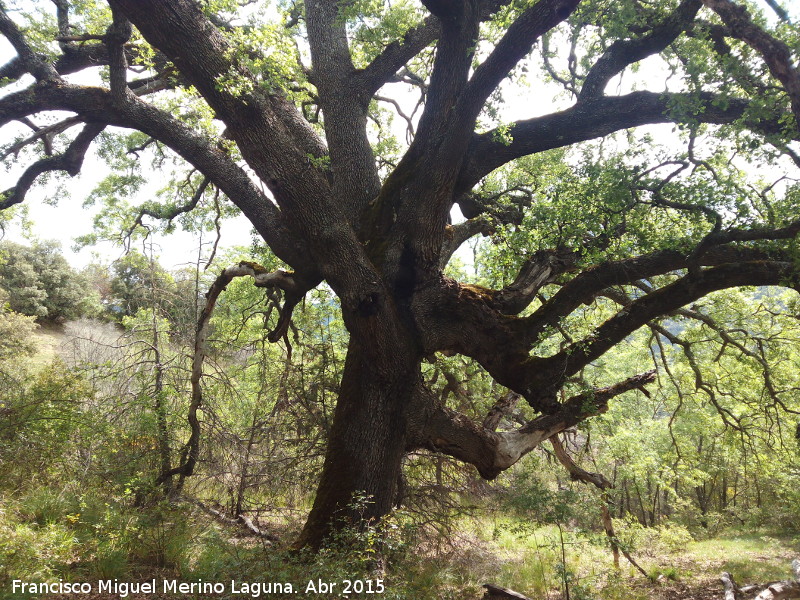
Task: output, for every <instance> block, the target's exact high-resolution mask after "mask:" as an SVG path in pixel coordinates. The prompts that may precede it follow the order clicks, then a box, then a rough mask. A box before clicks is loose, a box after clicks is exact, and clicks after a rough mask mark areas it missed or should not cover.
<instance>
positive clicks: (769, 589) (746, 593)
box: [720, 559, 800, 600]
mask: <svg viewBox="0 0 800 600" xmlns="http://www.w3.org/2000/svg"><path fill="white" fill-rule="evenodd" d="M792 573H793V574H794V580H793V581H790V580H787V581H774V582H772V583H764V584H754V585H746V586H743V587H739V586H738V585H736V582H735V581H734V580H733V575H731V574H730V573H723V574H722V577H720V580H721V581H722V585H723V586H724V587H725V600H745V599H746V598H750V597H751V596H753V595H754V594H755V597H754V600H789V599H790V598H800V559H795V560H793V561H792Z"/></svg>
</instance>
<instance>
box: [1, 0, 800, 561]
mask: <svg viewBox="0 0 800 600" xmlns="http://www.w3.org/2000/svg"><path fill="white" fill-rule="evenodd" d="M53 4H54V5H55V14H54V15H53V16H52V18H45V19H43V17H42V16H41V15H42V13H41V12H38V11H36V12H30V13H29V12H26V11H25V10H16V11H12V10H10V9H9V8H5V7H3V8H2V9H0V32H1V33H2V34H3V35H4V36H5V37H6V38H7V39H8V41H9V42H10V43H11V44H12V45H13V46H14V48H15V50H16V52H17V56H16V57H15V58H14V59H12V60H11V61H10V62H9V63H7V64H6V65H4V66H3V67H2V68H1V69H0V73H1V74H2V77H3V81H4V82H5V83H6V85H8V86H11V87H10V91H9V92H8V93H7V94H6V95H5V96H3V97H2V99H0V124H3V125H5V124H7V123H10V122H11V121H14V120H17V121H20V122H23V123H26V124H28V123H30V124H31V125H29V128H30V129H32V133H31V132H25V133H24V134H23V135H20V136H19V137H18V138H17V139H15V140H13V141H11V142H10V143H9V144H8V145H7V146H6V147H5V150H4V156H5V157H6V158H7V159H9V160H23V159H26V158H27V157H28V156H29V155H30V154H34V155H36V156H35V157H34V158H33V160H32V162H30V164H29V166H28V167H27V169H26V170H25V171H24V172H23V173H22V175H21V176H20V178H19V180H18V182H17V183H16V185H15V186H14V187H12V188H10V189H8V190H7V191H6V192H5V193H4V194H3V197H2V200H0V207H2V208H5V207H10V206H13V205H15V204H18V203H19V202H22V201H23V200H24V197H25V195H26V193H27V191H28V190H29V189H30V187H31V185H32V184H33V183H34V181H35V180H36V179H37V177H39V176H40V175H42V174H44V173H49V172H52V171H65V172H67V173H68V174H70V175H74V174H76V173H77V172H78V171H79V170H80V168H81V165H82V163H83V161H84V157H85V156H86V155H87V152H88V149H89V147H90V146H91V145H92V144H93V143H95V142H97V143H98V144H99V148H100V152H101V154H103V155H104V156H105V157H106V158H107V159H108V160H109V163H110V164H112V165H113V166H116V167H118V168H119V171H118V172H115V173H114V174H113V175H111V176H110V177H109V178H107V179H106V180H105V181H103V182H102V183H101V185H100V186H99V189H100V193H99V196H98V197H103V198H106V199H107V200H108V205H107V206H108V207H109V210H108V211H106V213H104V214H105V215H106V216H110V215H114V214H116V215H118V216H119V221H120V222H121V223H123V224H124V225H125V227H124V229H127V230H128V231H131V228H133V229H134V230H135V229H136V228H137V227H139V226H141V225H142V224H143V223H144V219H146V218H148V219H149V218H156V219H163V220H165V221H166V222H167V223H171V222H172V220H173V219H176V218H179V217H180V216H181V215H184V214H186V213H188V212H189V211H192V210H199V211H201V213H202V212H203V211H205V214H212V215H221V214H222V213H223V211H222V210H221V208H220V203H221V202H222V201H223V200H224V199H225V198H226V199H227V201H230V202H231V203H233V204H234V205H235V206H236V207H238V209H239V210H241V211H242V212H243V213H244V214H245V215H246V216H247V218H248V219H250V221H251V222H252V224H253V226H254V228H255V230H256V231H257V232H258V235H259V236H260V237H261V238H263V240H264V242H265V243H266V244H267V245H268V246H269V248H270V249H271V250H272V252H274V254H275V255H276V256H277V257H278V258H280V259H281V260H282V261H283V262H285V263H286V264H287V265H288V266H289V267H290V268H291V269H292V270H291V271H289V270H282V269H278V270H275V271H267V270H266V269H264V268H262V267H259V266H258V265H254V264H252V263H241V264H239V265H238V266H235V267H231V268H229V269H227V270H226V271H225V272H224V273H223V274H222V275H221V276H220V278H219V279H218V280H217V281H216V283H215V285H214V287H213V288H212V291H213V293H212V294H211V295H210V296H209V303H208V305H207V307H206V313H209V312H210V311H211V310H212V309H213V304H214V301H215V300H216V295H217V294H218V293H219V291H221V290H222V289H223V288H224V287H225V285H226V284H227V283H229V282H230V280H231V279H232V278H233V277H236V276H242V275H250V276H252V277H253V278H254V280H255V282H256V285H257V286H262V287H267V288H275V289H278V290H281V291H282V292H283V295H284V296H283V307H282V315H281V318H280V319H279V320H278V323H277V326H276V329H275V330H274V331H273V332H272V334H271V336H270V339H271V340H278V339H280V338H281V337H283V336H284V335H285V334H286V332H287V330H288V327H289V321H290V317H291V312H292V309H293V308H294V307H295V306H296V305H297V304H298V303H299V301H300V300H301V299H302V298H303V297H304V296H305V295H306V294H307V293H308V292H309V290H311V289H313V288H314V287H316V286H318V285H320V283H321V282H323V281H324V282H326V284H327V285H328V286H330V288H331V289H332V290H333V292H334V293H335V294H336V296H337V299H338V303H339V307H340V310H341V315H342V318H343V321H344V324H345V327H346V328H347V331H348V333H349V342H348V350H347V358H346V360H345V364H344V368H343V373H342V377H341V383H340V386H339V397H338V402H337V405H336V410H335V414H334V418H333V422H332V424H331V427H330V430H329V435H328V443H327V450H326V458H325V462H324V466H323V470H322V474H321V479H320V482H319V486H318V489H317V493H316V497H315V501H314V507H313V509H312V511H311V514H310V516H309V519H308V521H307V524H306V527H305V529H304V531H303V533H302V535H301V537H300V540H299V543H300V544H307V545H311V546H318V545H319V544H320V543H321V542H322V540H323V539H324V537H325V536H326V535H327V533H328V532H329V531H330V527H331V526H332V525H336V524H339V523H343V522H347V521H348V520H360V519H366V520H367V521H369V520H372V519H375V518H378V517H381V516H383V515H385V514H386V513H387V512H388V511H389V510H390V509H391V507H392V504H393V502H394V501H395V498H396V496H397V489H398V482H399V481H400V475H401V470H402V465H403V460H404V457H405V456H406V454H407V453H409V452H411V451H415V450H419V449H427V450H430V451H433V452H438V453H444V454H448V455H450V456H453V457H455V458H456V459H458V460H460V461H463V462H466V463H469V464H472V465H474V466H475V467H476V468H477V470H478V472H479V473H480V474H481V476H483V477H485V478H493V477H496V476H497V475H498V474H499V473H500V472H502V471H503V470H505V469H507V468H509V467H510V466H511V465H513V464H514V463H515V462H516V461H518V460H519V459H520V458H521V457H522V456H523V455H525V454H526V453H528V452H530V451H531V450H533V449H534V448H536V447H537V446H538V445H540V444H541V443H542V442H543V441H545V440H546V439H547V438H549V437H551V436H552V435H554V434H557V433H558V432H560V431H563V430H565V429H567V428H569V427H572V426H574V425H576V424H578V423H581V422H582V421H584V420H586V419H587V418H589V417H591V416H594V415H597V414H598V413H602V412H604V411H605V410H606V409H607V407H608V402H609V401H610V400H611V399H612V398H614V397H616V396H618V395H620V394H623V393H625V392H628V391H631V390H636V389H642V388H643V387H644V386H646V385H647V384H649V383H650V382H652V381H653V380H654V378H655V374H654V373H653V372H651V371H647V372H643V373H642V372H640V373H636V372H630V373H624V374H617V373H615V372H614V371H612V370H606V371H603V369H597V368H594V367H593V365H596V364H600V362H602V361H600V359H601V358H602V357H603V356H604V355H605V354H606V353H607V352H609V351H610V350H612V349H614V348H615V347H616V346H618V345H619V344H622V343H623V342H624V341H625V340H626V339H628V338H629V336H630V335H631V334H633V333H634V332H635V331H636V330H638V329H639V328H641V327H643V326H646V325H648V324H652V325H654V326H660V325H659V323H660V322H662V321H663V320H664V319H666V318H669V319H672V318H675V315H676V314H678V315H679V316H682V315H680V314H679V313H678V312H676V311H680V309H681V308H682V307H684V306H687V305H691V304H692V303H694V302H696V301H698V300H699V299H701V298H703V297H704V296H706V295H708V294H711V293H713V292H715V291H718V290H723V289H727V288H734V287H737V286H745V285H749V286H774V285H784V286H790V287H791V286H793V285H794V284H795V282H796V274H795V268H794V263H795V261H794V258H793V256H794V254H793V251H792V248H793V244H794V238H795V236H796V234H797V232H798V231H799V230H800V220H798V217H799V216H800V215H798V214H797V210H796V207H797V202H796V200H797V189H796V186H795V185H794V183H793V182H792V180H786V179H784V178H783V172H781V173H778V174H776V176H775V177H774V179H773V181H758V179H757V178H756V179H753V178H752V177H751V178H748V176H747V174H746V172H745V171H743V170H742V168H741V167H743V166H744V165H745V163H746V162H747V161H748V160H750V161H752V162H753V163H754V164H764V163H776V165H777V164H781V165H782V164H783V162H782V161H779V157H780V156H781V155H784V154H785V155H786V156H788V157H789V159H791V160H794V161H795V162H796V163H800V160H798V159H797V156H796V154H795V152H794V151H793V150H792V148H791V143H792V141H793V140H794V139H795V138H796V137H797V133H798V125H797V122H798V117H800V74H798V71H797V69H796V68H795V67H794V64H795V63H796V52H797V47H796V46H797V40H798V37H797V31H796V28H794V27H792V26H790V25H788V24H786V23H780V24H779V25H778V26H777V27H775V28H773V29H772V30H767V28H766V25H765V24H764V21H763V19H761V18H759V17H756V18H752V17H751V16H750V15H749V13H748V12H747V10H745V9H744V8H742V7H741V6H739V5H737V4H735V3H733V2H731V1H730V0H681V1H680V2H664V3H659V4H658V5H652V4H648V3H643V2H638V1H636V0H630V1H625V2H621V3H619V4H618V5H616V4H615V5H614V6H613V7H609V5H608V4H607V3H605V2H600V1H593V0H584V1H581V0H540V1H539V2H535V3H532V2H509V1H503V0H465V1H464V2H452V1H447V0H423V2H422V3H421V5H419V4H416V3H406V2H400V3H391V4H390V3H388V2H387V3H362V2H354V3H353V2H336V1H334V0H309V1H307V2H305V3H302V4H297V5H288V6H287V5H279V6H278V7H275V8H273V9H265V10H263V11H262V10H258V9H250V10H249V11H248V10H244V9H242V7H241V6H240V4H239V3H237V2H227V1H223V2H203V3H196V2H192V1H190V0H173V1H170V2H166V1H162V0H109V1H108V3H105V2H81V3H71V2H68V1H60V0H59V1H55V2H53ZM248 5H249V3H245V6H248ZM240 9H241V10H240ZM535 46H536V47H537V49H538V50H539V51H540V52H539V53H538V54H537V56H536V57H533V56H531V52H532V50H533V48H534V47H535ZM644 60H649V61H650V62H651V64H654V65H657V66H658V67H657V68H658V70H660V71H661V72H662V73H663V74H664V77H663V78H662V80H661V81H655V78H653V79H652V80H650V81H647V82H644V85H645V86H646V87H648V88H650V89H651V90H654V91H645V90H640V91H626V87H625V83H626V82H627V81H628V79H629V77H630V75H629V74H630V73H631V72H632V71H633V70H634V69H635V68H636V66H637V65H638V64H639V63H641V62H642V61H644ZM97 65H103V66H104V67H107V69H106V70H104V71H103V75H104V78H103V81H102V82H101V83H99V84H97V85H90V86H84V85H77V84H74V83H70V80H69V76H70V75H71V74H74V73H76V72H79V71H83V70H86V69H92V68H95V67H96V66H97ZM531 67H534V68H541V69H543V71H544V73H545V77H546V79H548V80H549V82H550V83H553V82H555V83H557V84H559V85H561V86H562V87H563V90H564V94H565V96H563V98H564V99H562V100H561V101H559V103H558V104H554V105H553V107H552V112H549V114H544V115H543V116H536V117H534V116H532V115H530V117H529V118H526V119H523V120H518V121H512V122H503V120H502V119H503V117H502V113H501V112H498V108H499V106H500V105H501V101H500V99H501V96H502V94H503V93H505V92H506V90H507V82H508V80H509V77H510V76H512V75H514V74H517V73H519V72H520V71H521V70H523V69H525V68H531ZM27 74H29V75H31V76H33V78H34V80H35V81H34V82H33V83H30V84H28V83H26V82H27V79H24V78H23V76H24V75H27ZM620 77H621V79H620ZM664 80H668V82H669V83H667V84H665V83H664ZM615 83H616V84H617V88H616V92H615V88H614V84H615ZM395 84H402V85H404V86H405V90H406V93H408V92H413V93H416V94H419V97H420V100H419V103H418V107H417V109H413V110H414V111H419V115H417V114H416V112H414V113H412V111H411V110H408V109H405V110H404V108H403V106H402V104H401V100H404V98H402V97H401V95H398V98H399V99H398V98H392V97H391V96H386V95H384V90H389V89H390V88H391V87H392V86H393V85H395ZM536 85H537V86H538V88H539V89H537V90H534V91H533V92H531V93H534V94H536V93H539V91H540V90H542V91H543V90H545V89H546V88H545V84H544V83H537V84H536ZM406 98H407V96H406ZM387 100H388V101H387ZM377 102H381V103H384V104H388V105H389V106H392V107H395V108H396V110H397V115H398V116H399V117H400V118H406V119H407V125H408V127H407V131H406V133H407V139H408V144H407V145H405V146H404V145H403V144H402V142H400V141H399V140H398V139H396V138H395V137H394V136H393V135H392V133H391V130H389V129H387V114H386V113H385V112H384V111H383V109H382V108H380V107H378V106H377V104H376V103H377ZM52 111H58V114H59V115H63V113H66V116H63V118H61V119H60V120H56V121H55V122H53V121H52V120H49V119H47V115H48V114H52ZM409 114H413V118H412V117H408V115H409ZM371 122H372V123H376V125H375V126H373V125H370V123H371ZM657 123H676V124H680V125H681V127H683V128H684V130H683V131H684V133H683V135H682V136H678V139H680V143H677V142H672V143H670V144H665V145H663V146H662V147H658V148H651V149H650V150H649V151H647V150H645V149H646V148H647V145H648V143H652V139H648V138H646V137H637V136H636V134H634V133H629V134H628V137H627V138H626V137H625V136H622V137H619V138H618V142H617V144H608V145H604V144H596V143H594V144H593V143H587V142H588V141H589V140H593V139H596V138H603V137H605V136H610V135H611V134H613V133H614V132H616V131H621V130H628V129H630V128H633V127H637V126H642V125H648V124H657ZM119 128H122V129H130V130H135V131H136V132H137V133H135V134H133V135H126V134H123V133H120V130H119ZM73 129H77V130H78V132H77V133H76V134H73V132H72V131H73ZM614 145H616V146H618V148H613V147H612V146H614ZM570 148H572V149H570ZM145 152H148V154H147V158H148V160H149V161H150V162H151V164H154V165H156V166H158V167H159V168H162V169H164V170H165V171H166V172H168V173H170V174H171V175H170V176H169V181H170V183H169V184H168V185H167V188H166V189H167V192H166V193H167V194H168V196H169V199H168V200H169V201H165V202H163V203H146V204H144V205H142V206H140V207H136V208H133V209H131V210H126V207H125V206H124V205H123V204H122V203H121V199H124V198H125V196H126V195H127V194H131V193H133V192H135V191H137V190H138V189H140V188H141V187H142V181H143V178H142V176H141V169H142V163H143V162H144V154H145ZM734 157H738V159H739V160H738V161H737V160H734ZM144 179H146V178H144ZM456 205H457V206H458V207H460V209H461V211H462V213H463V215H464V216H465V217H467V220H466V221H464V222H461V223H458V224H456V225H452V224H451V223H450V220H451V212H452V210H453V208H454V207H455V206H456ZM491 233H494V234H495V235H496V236H497V238H496V239H497V240H498V241H500V242H502V245H503V247H505V248H507V249H508V250H509V252H508V254H507V255H506V260H505V261H503V262H498V263H497V264H498V265H499V266H498V269H497V270H498V271H499V273H497V276H496V277H495V278H494V280H493V281H492V282H487V283H489V284H490V285H492V286H494V287H483V286H478V285H474V284H467V283H463V282H459V281H458V280H456V279H454V278H452V277H448V276H446V275H445V274H444V273H443V269H444V267H445V266H446V265H447V263H448V261H449V260H450V258H451V257H452V255H453V254H454V252H455V251H456V250H457V248H458V247H459V246H460V245H461V244H463V243H464V242H465V241H466V240H468V239H470V238H471V237H474V236H476V235H478V234H491ZM587 306H588V307H589V308H588V310H587V309H586V308H585V307H587ZM701 314H702V311H701ZM202 333H203V332H202V331H201V334H202ZM201 341H202V335H201ZM203 352H204V349H203V347H202V343H200V344H199V346H198V354H199V356H200V357H202V354H203ZM454 354H460V355H463V356H465V357H469V358H470V359H471V360H474V361H475V362H476V363H477V364H479V365H480V366H481V368H482V369H484V370H485V371H486V372H487V373H488V375H489V376H490V377H491V378H492V379H493V380H494V381H495V382H497V383H498V384H500V385H502V386H505V387H506V388H508V389H509V390H511V391H513V392H515V393H517V394H519V395H520V396H521V397H522V398H524V400H525V401H526V403H527V404H528V406H529V407H530V411H529V412H528V413H527V414H526V416H525V423H524V424H523V425H520V426H517V427H515V428H512V429H511V430H507V431H496V429H495V428H494V427H492V426H487V424H486V423H484V422H482V420H481V419H474V418H473V419H471V418H469V417H468V416H467V415H465V414H463V413H460V412H457V411H456V410H454V409H453V408H451V407H449V406H448V405H447V404H446V403H445V402H444V401H443V400H442V399H441V396H439V395H435V394H434V393H433V391H432V389H431V386H430V385H428V383H427V382H426V380H425V378H424V376H423V363H424V361H426V360H430V359H431V358H432V357H434V356H436V355H439V356H441V355H454ZM598 361H600V362H598ZM611 374H615V375H618V376H619V378H617V379H615V380H613V381H609V380H608V376H609V375H611ZM198 377H199V371H198ZM196 394H197V397H196V398H195V401H199V392H196ZM719 412H720V413H721V414H722V416H723V417H724V416H725V411H724V410H719ZM489 425H491V424H489ZM192 465H193V463H192ZM192 465H190V464H189V463H186V464H184V465H182V466H181V467H179V468H178V470H177V471H176V472H175V474H178V472H180V473H183V474H184V475H185V474H188V473H190V472H191V470H192V468H193V466H192ZM357 496H364V497H366V498H368V499H369V500H368V502H367V504H366V506H360V507H359V509H358V510H351V509H349V508H348V507H349V506H351V504H352V503H353V500H354V498H356V497H357Z"/></svg>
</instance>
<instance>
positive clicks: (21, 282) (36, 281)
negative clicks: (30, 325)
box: [0, 242, 100, 321]
mask: <svg viewBox="0 0 800 600" xmlns="http://www.w3.org/2000/svg"><path fill="white" fill-rule="evenodd" d="M0 287H2V288H3V289H5V290H6V292H7V294H8V304H9V307H10V308H11V310H14V311H16V312H18V313H21V314H24V315H29V316H32V317H38V318H40V319H44V320H48V321H59V320H62V321H63V320H66V319H75V318H77V317H80V316H83V315H90V316H91V315H95V314H97V313H98V312H99V309H100V307H99V298H98V297H97V295H96V294H93V293H92V290H90V289H87V287H88V286H87V281H86V280H85V279H84V277H83V276H81V275H80V274H78V273H76V272H75V270H74V269H73V268H72V267H71V266H70V265H69V263H68V262H67V260H66V259H65V258H64V257H63V256H62V254H61V248H60V246H59V244H58V243H57V242H41V243H37V244H34V245H33V246H31V247H26V246H22V245H20V244H15V243H13V242H2V244H0Z"/></svg>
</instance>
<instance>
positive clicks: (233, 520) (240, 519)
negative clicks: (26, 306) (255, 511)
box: [181, 496, 279, 544]
mask: <svg viewBox="0 0 800 600" xmlns="http://www.w3.org/2000/svg"><path fill="white" fill-rule="evenodd" d="M181 500H184V501H185V502H189V503H190V504H194V505H195V506H196V507H197V508H199V509H200V510H202V511H203V512H204V513H206V514H207V515H211V516H212V517H214V518H215V519H216V520H217V521H220V522H221V523H225V524H226V525H234V526H240V527H242V528H244V529H246V530H247V532H248V533H249V534H250V535H254V536H256V537H259V538H261V539H262V540H265V541H266V543H268V544H271V543H273V542H277V541H278V539H279V538H278V537H277V536H275V535H273V534H271V533H268V532H266V531H262V530H261V529H260V528H259V527H258V526H257V525H256V524H255V523H253V521H252V519H250V518H249V517H247V516H245V515H242V514H240V515H238V516H236V517H229V516H228V515H226V514H224V513H222V512H221V511H218V510H217V509H215V508H211V507H210V506H207V505H206V504H204V503H202V502H200V501H199V500H197V499H196V498H190V497H188V496H181Z"/></svg>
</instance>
